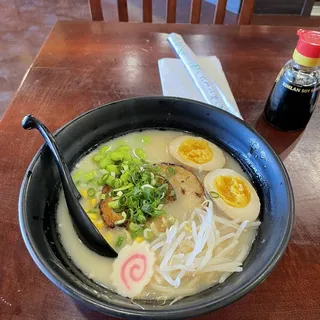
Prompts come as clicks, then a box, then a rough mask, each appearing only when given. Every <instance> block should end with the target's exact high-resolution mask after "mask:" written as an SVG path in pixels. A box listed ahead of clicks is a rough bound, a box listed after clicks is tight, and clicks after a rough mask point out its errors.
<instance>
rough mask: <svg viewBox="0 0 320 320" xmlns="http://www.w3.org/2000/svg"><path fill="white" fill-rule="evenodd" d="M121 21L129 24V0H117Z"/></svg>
mask: <svg viewBox="0 0 320 320" xmlns="http://www.w3.org/2000/svg"><path fill="white" fill-rule="evenodd" d="M117 3H118V14H119V21H122V22H128V21H129V18H128V4H127V0H117Z"/></svg>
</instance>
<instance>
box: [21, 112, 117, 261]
mask: <svg viewBox="0 0 320 320" xmlns="http://www.w3.org/2000/svg"><path fill="white" fill-rule="evenodd" d="M22 127H23V128H24V129H26V130H31V129H37V130H38V131H39V132H40V133H41V135H42V137H43V138H44V140H45V141H46V143H47V145H48V146H49V148H50V150H51V152H52V154H53V156H54V159H55V161H56V164H57V166H58V169H59V173H60V178H61V182H62V187H63V191H64V195H65V198H66V203H67V207H68V210H69V214H70V216H71V219H72V222H73V225H74V227H75V230H76V232H77V234H78V236H79V238H80V239H81V241H82V242H83V243H84V245H86V246H87V247H88V248H89V249H91V250H93V251H95V252H96V253H98V254H99V255H102V256H106V257H110V258H116V257H117V256H118V254H117V253H116V252H115V251H114V250H113V248H112V247H111V246H110V245H109V243H108V242H107V241H106V240H105V239H104V238H103V236H102V235H101V233H100V232H99V231H98V229H97V228H96V227H95V225H94V224H93V223H92V222H91V220H90V218H89V217H88V215H87V214H86V212H85V211H84V210H83V208H82V206H81V205H80V203H79V201H78V200H79V199H80V198H81V195H80V193H79V192H78V190H77V188H76V186H75V184H74V182H73V180H72V177H71V174H70V171H69V169H68V167H67V165H66V163H65V161H64V160H63V157H62V155H61V152H60V149H59V147H58V144H57V142H56V140H55V139H54V137H53V135H52V134H51V133H50V131H49V130H48V128H47V127H46V126H45V125H44V124H43V123H42V122H41V121H39V120H38V119H36V118H35V117H33V116H32V115H30V114H29V115H27V116H25V117H24V118H23V120H22Z"/></svg>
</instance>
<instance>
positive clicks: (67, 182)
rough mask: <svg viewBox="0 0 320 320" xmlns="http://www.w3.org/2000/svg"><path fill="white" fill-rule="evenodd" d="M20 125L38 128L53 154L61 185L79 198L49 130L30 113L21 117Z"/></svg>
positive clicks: (27, 127)
mask: <svg viewBox="0 0 320 320" xmlns="http://www.w3.org/2000/svg"><path fill="white" fill-rule="evenodd" d="M22 127H23V128H24V129H26V130H31V129H38V130H39V131H40V133H41V135H42V136H43V137H44V138H45V141H46V143H47V145H48V146H49V148H50V149H51V151H52V153H53V155H54V158H55V161H56V163H57V165H58V169H59V172H60V176H61V180H62V183H63V186H64V187H65V186H66V187H67V188H70V189H71V190H72V191H73V194H74V195H75V196H76V198H77V199H80V198H81V195H80V193H79V191H78V189H77V187H76V186H75V184H74V182H73V179H72V177H71V174H70V171H69V169H68V167H67V165H66V163H65V162H64V160H63V157H62V155H61V152H60V149H59V147H58V145H57V144H56V143H55V141H54V138H53V136H52V134H51V132H50V131H49V130H48V128H47V127H46V126H45V125H44V124H43V123H42V122H41V121H39V120H38V119H36V118H35V117H34V116H32V115H31V114H29V115H27V116H25V117H24V118H23V120H22Z"/></svg>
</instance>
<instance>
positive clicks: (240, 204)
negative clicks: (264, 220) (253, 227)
mask: <svg viewBox="0 0 320 320" xmlns="http://www.w3.org/2000/svg"><path fill="white" fill-rule="evenodd" d="M204 186H205V188H206V190H207V191H208V193H209V194H210V196H211V197H212V199H213V200H214V201H215V203H216V204H217V205H218V206H219V207H220V209H221V210H222V211H223V212H224V213H225V214H226V215H228V216H229V217H231V218H232V219H239V220H240V221H245V220H249V221H254V220H256V219H257V217H258V215H259V212H260V200H259V197H258V195H257V192H256V190H255V189H254V188H253V186H252V185H251V183H250V182H249V181H248V180H247V179H246V178H245V177H243V176H242V175H241V174H239V173H237V172H236V171H234V170H231V169H218V170H214V171H211V172H209V173H208V174H207V175H206V176H205V178H204Z"/></svg>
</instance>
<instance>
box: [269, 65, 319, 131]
mask: <svg viewBox="0 0 320 320" xmlns="http://www.w3.org/2000/svg"><path fill="white" fill-rule="evenodd" d="M319 89H320V84H316V85H309V86H302V85H298V84H294V83H291V82H290V81H288V80H287V79H286V77H285V76H284V75H283V69H282V70H281V71H280V72H279V74H278V76H277V78H276V81H275V84H274V86H273V89H272V91H271V93H270V96H269V98H268V101H267V103H266V108H265V117H266V119H267V120H268V121H269V122H270V123H271V124H273V125H275V126H276V127H278V128H280V129H283V130H299V129H302V128H304V127H305V126H306V125H307V123H308V121H309V119H310V117H311V115H312V112H313V111H314V108H315V106H316V103H317V99H318V95H319Z"/></svg>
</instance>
